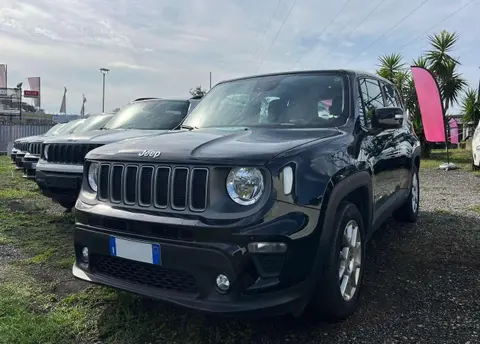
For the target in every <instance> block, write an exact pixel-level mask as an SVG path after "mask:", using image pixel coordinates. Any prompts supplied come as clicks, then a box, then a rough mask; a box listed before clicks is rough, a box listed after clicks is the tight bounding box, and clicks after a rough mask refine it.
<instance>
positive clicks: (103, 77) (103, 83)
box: [100, 68, 110, 113]
mask: <svg viewBox="0 0 480 344" xmlns="http://www.w3.org/2000/svg"><path fill="white" fill-rule="evenodd" d="M109 71H110V70H109V69H107V68H100V72H101V73H102V86H103V93H102V113H105V75H107V74H108V72H109Z"/></svg>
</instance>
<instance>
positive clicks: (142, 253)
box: [110, 236, 162, 265]
mask: <svg viewBox="0 0 480 344" xmlns="http://www.w3.org/2000/svg"><path fill="white" fill-rule="evenodd" d="M110 255H111V256H114V257H120V258H125V259H130V260H135V261H137V262H142V263H149V264H155V265H162V254H161V249H160V245H159V244H150V243H145V242H139V241H133V240H127V239H121V238H116V237H113V236H111V237H110Z"/></svg>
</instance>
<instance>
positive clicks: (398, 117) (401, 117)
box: [395, 115, 403, 120]
mask: <svg viewBox="0 0 480 344" xmlns="http://www.w3.org/2000/svg"><path fill="white" fill-rule="evenodd" d="M395 119H399V120H400V119H403V115H395Z"/></svg>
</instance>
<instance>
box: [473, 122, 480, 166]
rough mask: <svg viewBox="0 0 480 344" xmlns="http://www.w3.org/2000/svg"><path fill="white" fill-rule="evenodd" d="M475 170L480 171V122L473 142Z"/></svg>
mask: <svg viewBox="0 0 480 344" xmlns="http://www.w3.org/2000/svg"><path fill="white" fill-rule="evenodd" d="M472 155H473V169H474V170H480V121H479V122H478V125H477V128H476V129H475V133H474V134H473V140H472Z"/></svg>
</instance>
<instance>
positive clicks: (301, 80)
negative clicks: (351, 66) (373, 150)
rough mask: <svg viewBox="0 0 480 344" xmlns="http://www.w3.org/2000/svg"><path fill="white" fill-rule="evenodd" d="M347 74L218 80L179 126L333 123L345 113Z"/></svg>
mask: <svg viewBox="0 0 480 344" xmlns="http://www.w3.org/2000/svg"><path fill="white" fill-rule="evenodd" d="M347 85H348V79H347V77H346V76H345V75H344V74H340V73H333V72H316V73H295V74H293V73H292V74H282V75H270V76H260V77H254V78H249V79H243V80H234V81H230V82H226V83H223V84H219V85H217V86H215V87H214V88H212V90H211V91H210V92H208V93H207V94H206V95H205V97H204V98H203V99H202V101H201V102H200V103H199V104H198V105H197V106H196V107H195V109H194V110H193V111H192V112H191V113H190V114H189V115H188V117H187V118H186V119H185V121H184V123H183V124H184V125H185V126H190V127H194V128H207V127H222V126H223V127H235V126H242V127H243V126H247V127H254V126H279V127H280V126H289V127H308V128H310V127H333V126H339V125H342V124H344V123H345V121H346V119H347V118H348V101H346V100H347V99H348V86H347Z"/></svg>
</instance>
